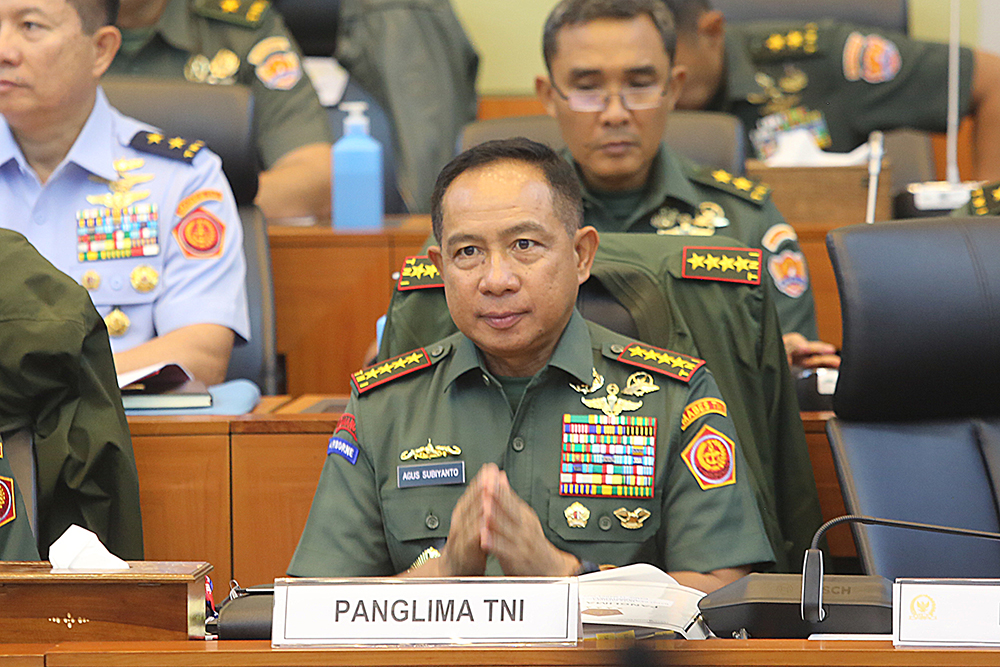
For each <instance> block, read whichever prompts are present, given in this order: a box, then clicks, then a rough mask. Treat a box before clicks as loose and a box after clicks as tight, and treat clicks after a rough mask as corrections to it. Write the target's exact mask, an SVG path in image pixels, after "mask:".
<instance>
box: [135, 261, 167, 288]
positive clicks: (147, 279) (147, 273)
mask: <svg viewBox="0 0 1000 667" xmlns="http://www.w3.org/2000/svg"><path fill="white" fill-rule="evenodd" d="M129 282H130V283H131V284H132V289H134V290H135V291H136V292H139V293H140V294H146V293H148V292H152V291H153V290H154V289H156V286H157V285H159V284H160V274H159V273H158V272H157V271H156V269H154V268H153V267H151V266H150V265H149V264H140V265H139V266H137V267H135V268H134V269H132V273H130V274H129Z"/></svg>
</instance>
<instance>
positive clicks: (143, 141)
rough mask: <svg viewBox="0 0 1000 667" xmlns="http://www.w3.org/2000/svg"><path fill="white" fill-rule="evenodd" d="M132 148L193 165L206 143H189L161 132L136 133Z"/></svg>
mask: <svg viewBox="0 0 1000 667" xmlns="http://www.w3.org/2000/svg"><path fill="white" fill-rule="evenodd" d="M128 145H129V146H130V147H131V148H133V149H135V150H137V151H140V152H143V153H150V154H152V155H159V156H160V157H166V158H170V159H171V160H180V161H181V162H186V163H188V164H191V163H192V162H194V156H195V155H197V154H198V151H200V150H201V149H202V148H204V147H205V142H204V141H188V140H187V139H184V138H182V137H168V136H166V135H164V134H161V133H159V132H147V131H145V130H142V131H140V132H136V134H135V136H134V137H132V141H130V142H129V144H128Z"/></svg>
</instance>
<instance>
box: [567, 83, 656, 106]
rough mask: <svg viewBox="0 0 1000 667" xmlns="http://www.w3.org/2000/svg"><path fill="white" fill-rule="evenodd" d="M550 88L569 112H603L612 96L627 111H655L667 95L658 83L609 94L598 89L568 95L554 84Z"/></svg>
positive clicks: (628, 87) (577, 91)
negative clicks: (563, 102)
mask: <svg viewBox="0 0 1000 667" xmlns="http://www.w3.org/2000/svg"><path fill="white" fill-rule="evenodd" d="M552 88H553V89H554V90H555V91H556V92H557V93H559V97H561V98H563V99H564V100H566V102H567V104H569V108H570V110H571V111H582V112H594V111H604V110H605V109H607V108H608V105H609V104H610V103H611V98H612V96H616V97H619V98H620V99H621V101H622V106H623V107H625V108H626V109H628V110H629V111H643V110H645V109H655V108H656V107H658V106H660V103H661V101H662V100H663V96H664V95H666V94H667V88H666V86H664V85H663V84H659V83H658V84H655V85H652V86H626V87H625V88H622V89H621V90H620V91H618V92H617V93H609V92H608V91H606V90H602V89H600V88H598V89H595V90H571V91H570V92H569V94H566V93H563V91H561V90H559V87H558V86H557V85H556V84H555V82H553V83H552Z"/></svg>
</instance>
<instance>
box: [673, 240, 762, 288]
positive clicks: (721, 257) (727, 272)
mask: <svg viewBox="0 0 1000 667" xmlns="http://www.w3.org/2000/svg"><path fill="white" fill-rule="evenodd" d="M761 254H762V252H761V251H760V250H752V249H750V248H722V247H718V246H684V259H683V264H682V266H681V276H682V277H684V278H689V279H693V280H718V281H721V282H727V283H744V284H746V285H760V258H761Z"/></svg>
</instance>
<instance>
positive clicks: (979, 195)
mask: <svg viewBox="0 0 1000 667" xmlns="http://www.w3.org/2000/svg"><path fill="white" fill-rule="evenodd" d="M969 205H970V206H971V207H972V214H973V215H1000V182H997V183H993V184H992V185H985V186H983V187H981V188H978V189H976V190H973V191H972V197H971V199H970V200H969Z"/></svg>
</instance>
